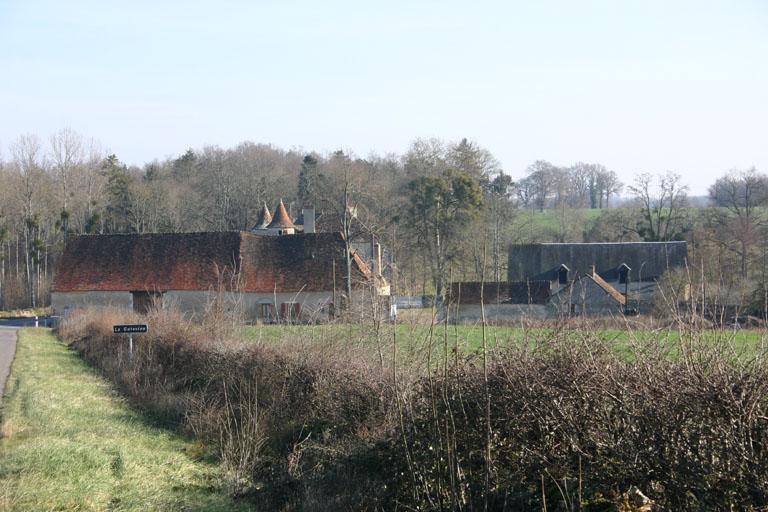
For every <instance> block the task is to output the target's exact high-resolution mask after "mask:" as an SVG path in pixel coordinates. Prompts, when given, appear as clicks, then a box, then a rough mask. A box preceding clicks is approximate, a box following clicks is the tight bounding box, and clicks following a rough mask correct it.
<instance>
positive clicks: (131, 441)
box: [0, 329, 248, 511]
mask: <svg viewBox="0 0 768 512" xmlns="http://www.w3.org/2000/svg"><path fill="white" fill-rule="evenodd" d="M6 391H7V392H8V396H7V397H6V401H4V403H3V411H2V413H3V424H2V430H0V510H8V511H16V510H18V511H22V510H24V511H27V510H78V511H79V510H99V511H102V510H114V511H131V510H142V511H144V510H163V511H165V510H184V511H207V510H210V511H228V510H248V508H247V507H246V505H245V504H236V503H234V502H233V501H232V500H231V499H230V498H229V497H227V496H226V495H225V493H224V492H222V491H221V490H220V489H219V483H220V473H219V469H218V467H217V466H215V465H213V464H209V463H206V462H202V461H195V460H193V459H192V456H191V455H192V454H194V453H196V452H197V451H199V450H196V447H195V445H194V444H193V443H192V442H190V441H188V440H186V439H184V438H183V437H181V436H180V435H178V434H176V433H174V432H172V431H169V430H166V429H163V428H158V427H156V426H153V425H152V424H151V422H149V421H148V419H147V418H146V417H144V416H142V415H141V414H140V413H138V412H136V411H134V410H132V409H131V407H130V406H129V405H128V404H127V403H126V401H125V399H123V398H121V397H120V396H119V395H118V394H117V393H116V392H115V390H114V389H113V388H112V387H111V386H110V385H109V384H108V383H107V382H106V381H105V380H104V379H103V378H101V377H100V376H99V375H97V373H96V372H95V371H94V370H93V369H91V368H90V367H88V366H87V365H86V364H85V363H84V362H83V361H82V360H81V359H79V358H78V357H77V355H76V354H75V353H74V352H72V351H70V350H68V349H67V348H66V347H65V346H64V345H62V344H60V343H58V342H57V341H56V339H55V338H54V337H53V335H52V334H51V333H50V331H48V330H43V329H24V330H22V331H20V336H19V342H18V347H17V353H16V359H15V361H14V364H13V368H12V371H11V376H10V378H9V381H8V388H7V390H6Z"/></svg>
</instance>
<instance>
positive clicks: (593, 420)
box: [59, 310, 768, 510]
mask: <svg viewBox="0 0 768 512" xmlns="http://www.w3.org/2000/svg"><path fill="white" fill-rule="evenodd" d="M132 320H137V319H133V318H130V317H126V316H125V313H124V312H117V311H113V310H101V311H90V312H79V313H77V314H73V315H72V316H71V317H70V318H69V319H67V320H66V321H65V322H63V324H62V325H61V327H60V331H59V334H60V335H61V336H62V337H63V338H64V339H66V340H67V341H69V342H71V343H72V345H73V346H74V347H75V348H76V349H77V350H79V351H80V352H81V354H82V355H83V356H84V357H85V358H86V359H87V360H89V361H90V362H92V363H93V364H94V365H96V366H98V367H99V368H101V370H102V371H103V372H104V374H105V375H107V376H108V377H109V378H110V379H112V380H113V381H115V382H117V383H118V384H119V385H120V386H121V388H122V389H124V390H125V391H126V392H127V393H128V394H129V395H130V396H131V397H132V398H133V399H134V400H135V402H136V403H137V404H139V405H141V406H143V407H145V408H147V409H149V410H151V411H153V412H154V413H155V414H156V415H158V416H159V417H162V418H165V419H167V420H169V421H170V420H173V421H176V422H179V423H180V424H181V425H183V426H184V428H186V429H188V430H189V431H190V432H191V433H193V434H194V435H196V436H197V437H198V438H199V439H200V440H201V442H202V443H203V444H204V446H206V447H207V449H208V450H209V451H210V452H211V453H212V454H214V455H216V456H217V457H218V459H219V460H220V461H221V463H222V464H223V465H224V467H225V469H226V473H227V475H228V479H227V482H226V483H227V485H228V486H229V488H230V490H231V491H232V492H233V494H237V495H243V496H247V498H248V499H250V500H253V501H254V502H255V503H256V504H257V505H258V506H260V507H262V508H264V509H267V510H272V509H280V510H397V509H405V510H414V509H418V510H481V509H485V508H486V507H487V509H488V510H528V509H544V508H546V507H549V509H552V510H555V509H562V510H582V509H585V510H616V509H617V507H625V508H622V510H624V509H626V503H628V502H630V501H631V499H630V498H632V497H633V496H636V495H637V493H640V491H642V493H641V494H640V495H642V494H645V495H647V496H648V497H649V498H650V499H651V500H653V502H654V503H655V506H656V507H659V508H662V509H670V510H713V509H731V510H735V509H738V510H750V509H753V510H757V509H759V508H761V507H765V506H767V505H768V469H766V468H768V366H766V362H765V357H764V352H763V351H762V349H755V351H753V352H751V353H749V354H739V353H737V351H735V350H733V346H732V344H731V343H730V340H728V339H727V338H726V337H723V338H722V339H717V340H711V339H703V337H702V336H700V333H696V332H690V331H687V330H685V329H686V327H685V326H684V325H682V324H681V325H680V327H681V329H683V335H684V336H683V339H684V341H683V342H681V343H680V344H676V345H670V344H669V343H667V344H664V343H648V342H647V334H646V335H645V336H643V337H638V339H639V340H641V341H637V342H629V346H628V347H627V349H626V350H625V351H623V352H618V351H617V350H616V349H615V343H616V341H615V340H606V339H603V338H602V337H600V336H597V335H595V334H594V332H593V331H590V330H586V329H574V328H573V325H569V324H562V325H558V326H557V327H556V328H554V329H551V330H548V331H546V334H543V333H542V331H537V330H535V329H532V330H530V332H529V336H531V338H530V339H528V340H525V341H523V342H520V343H516V344H514V345H511V346H509V347H507V348H505V349H504V350H501V351H498V352H496V353H494V354H493V357H491V358H490V359H489V362H488V366H487V379H486V374H484V372H483V368H482V364H481V360H480V359H479V358H478V356H460V355H459V354H458V353H453V352H451V351H450V350H446V351H444V352H442V356H441V357H442V359H441V360H439V361H436V360H434V359H432V360H431V362H430V363H429V364H430V365H431V368H432V370H431V371H429V372H426V371H422V374H421V377H419V378H417V376H416V375H414V374H413V373H412V372H411V373H407V372H403V369H402V367H400V366H397V373H396V374H394V373H392V372H391V361H389V363H387V364H383V359H382V358H381V357H376V356H375V355H374V356H373V357H371V356H368V355H364V352H362V351H357V350H356V347H357V346H359V345H360V344H361V343H362V341H361V340H362V338H361V339H354V340H351V341H349V342H347V345H345V344H344V342H343V341H339V340H338V339H326V338H325V336H326V334H327V332H326V331H325V330H323V329H320V328H318V329H317V330H315V329H309V328H307V329H303V330H301V331H296V332H297V334H296V338H295V339H293V340H283V341H281V342H273V343H267V342H243V341H239V340H237V339H228V340H223V339H217V340H214V339H212V338H211V337H210V336H209V334H208V333H207V332H206V330H205V329H204V328H202V327H200V326H196V325H194V324H191V323H190V322H187V321H185V320H184V319H183V318H182V317H180V316H178V315H177V314H175V313H173V312H169V311H157V312H154V313H153V314H152V315H151V316H150V318H149V319H144V320H146V321H147V322H148V323H150V325H151V326H152V327H151V329H152V330H151V332H150V333H149V334H148V335H136V336H134V341H135V352H134V357H133V360H132V361H129V360H128V357H127V354H126V345H127V343H126V340H125V338H124V337H123V336H115V335H113V334H111V325H112V324H113V323H123V322H127V321H132ZM446 328H447V329H449V330H450V329H453V328H452V327H447V326H446ZM441 329H442V327H439V328H437V329H436V330H435V333H434V336H435V338H436V339H434V340H432V339H429V340H425V342H426V346H428V347H431V346H433V345H437V346H440V343H441V341H439V340H438V339H437V338H439V337H442V336H443V334H444V333H442V332H441ZM286 332H294V331H290V330H286ZM356 332H358V331H354V330H351V329H350V331H349V333H350V335H351V334H353V333H356ZM307 333H309V334H307ZM305 336H306V337H305ZM377 336H378V333H377ZM662 337H663V336H662V334H661V333H660V339H661V338H662ZM446 339H447V338H446ZM642 340H646V341H642ZM390 348H391V346H389V347H385V350H384V351H383V353H385V354H388V353H389V349H390ZM369 353H374V354H375V351H370V350H369ZM381 353H382V352H379V354H381ZM417 367H420V368H422V369H424V368H425V367H424V366H423V365H422V366H418V365H417V366H414V368H417ZM395 390H396V392H395ZM488 420H490V429H488ZM489 434H490V435H489ZM488 448H489V450H488ZM488 452H489V453H490V458H488V457H487V455H486V453H488ZM638 489H639V491H638ZM630 490H633V491H632V492H630ZM635 491H637V492H635ZM633 493H634V494H633ZM544 500H546V505H545V501H544Z"/></svg>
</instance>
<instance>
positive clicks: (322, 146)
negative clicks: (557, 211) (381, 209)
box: [0, 0, 768, 193]
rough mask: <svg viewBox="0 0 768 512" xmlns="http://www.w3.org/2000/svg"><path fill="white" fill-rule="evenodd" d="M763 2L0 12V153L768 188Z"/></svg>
mask: <svg viewBox="0 0 768 512" xmlns="http://www.w3.org/2000/svg"><path fill="white" fill-rule="evenodd" d="M767 123H768V2H766V1H762V0H731V1H725V0H724V1H709V2H708V1H704V0H698V1H673V0H668V1H655V0H651V1H648V0H646V1H618V0H613V1H530V2H491V1H476V2H453V1H445V0H444V1H433V2H415V1H399V0H393V1H388V2H376V3H374V2H362V1H335V0H328V1H324V2H318V1H315V2H309V1H281V2H276V1H275V2H273V1H253V2H245V1H217V2H213V1H207V2H203V1H199V2H195V1H166V2H160V1H155V2H149V1H106V0H100V1H75V0H72V1H66V2H65V1H53V0H49V1H34V0H29V1H11V0H0V147H2V148H3V150H2V153H3V155H4V156H5V157H6V158H7V157H8V151H7V146H8V144H9V143H10V142H11V141H12V140H13V139H15V138H16V137H17V136H18V135H20V134H23V133H30V132H34V133H37V134H39V135H41V136H42V137H44V138H46V137H47V136H48V134H50V133H51V132H53V131H55V130H57V129H59V128H61V127H65V126H68V127H71V128H73V129H75V130H77V131H78V132H80V133H82V134H83V135H86V136H93V137H95V138H97V139H99V140H100V141H101V142H102V144H103V145H104V146H106V147H108V148H109V149H111V150H112V151H114V152H115V153H116V154H117V155H118V156H119V157H120V158H121V159H123V160H125V161H127V162H129V163H136V164H141V163H143V162H145V161H148V160H151V159H153V158H163V157H166V156H170V155H176V154H179V153H181V152H183V151H184V150H185V149H186V148H187V147H190V146H191V147H200V146H202V145H204V144H219V145H222V146H231V145H234V144H236V143H237V142H240V141H242V140H252V141H256V142H266V143H273V144H276V145H278V146H281V147H286V148H288V147H303V148H306V149H314V150H319V151H330V150H334V149H337V148H340V147H341V148H344V149H348V150H352V151H354V152H355V153H357V154H359V155H363V156H364V155H366V154H368V153H369V152H370V151H376V152H379V153H384V152H390V151H392V152H398V153H402V152H403V151H405V150H406V149H407V147H408V144H409V142H410V141H411V140H413V139H414V138H416V137H433V136H434V137H440V138H443V139H447V140H452V139H458V138H461V137H468V138H470V139H473V140H476V141H477V142H479V143H480V144H482V145H483V146H485V147H487V148H488V149H490V150H491V151H492V152H493V153H494V154H495V155H496V156H497V158H499V160H500V161H501V162H502V164H503V167H504V169H506V170H507V171H508V172H510V173H511V174H512V175H514V176H519V175H521V174H522V173H523V171H524V169H525V167H526V166H527V165H528V164H529V163H531V162H532V161H534V160H536V159H547V160H550V161H552V162H553V163H555V164H560V165H567V164H570V163H573V162H575V161H578V160H582V161H592V162H600V163H603V164H605V165H607V166H608V167H609V168H612V169H614V170H616V171H617V172H618V173H619V174H620V175H621V176H622V177H623V178H625V179H629V178H630V177H631V176H632V175H633V174H634V173H636V172H640V171H650V172H661V171H665V170H674V171H677V172H679V173H681V174H683V176H684V177H685V178H686V180H687V181H688V182H689V183H690V185H691V187H692V191H693V192H696V193H701V192H703V191H704V190H705V189H706V186H707V185H708V184H709V183H711V181H713V180H714V179H715V178H716V177H717V176H719V175H720V174H722V172H724V171H725V170H727V169H729V168H731V167H748V166H751V165H756V166H757V167H758V168H759V169H760V170H762V171H765V172H768V128H767V126H766V125H767Z"/></svg>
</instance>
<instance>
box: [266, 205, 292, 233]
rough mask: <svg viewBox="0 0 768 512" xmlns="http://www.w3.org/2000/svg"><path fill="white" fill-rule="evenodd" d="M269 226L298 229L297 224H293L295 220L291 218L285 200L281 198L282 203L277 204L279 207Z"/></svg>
mask: <svg viewBox="0 0 768 512" xmlns="http://www.w3.org/2000/svg"><path fill="white" fill-rule="evenodd" d="M268 227H269V228H280V229H285V228H294V229H296V226H294V225H293V221H292V220H291V217H290V216H289V215H288V211H287V210H286V209H285V205H284V204H283V200H282V199H281V200H280V203H279V204H278V205H277V208H276V209H275V216H274V217H272V222H271V223H270V224H269V226H268Z"/></svg>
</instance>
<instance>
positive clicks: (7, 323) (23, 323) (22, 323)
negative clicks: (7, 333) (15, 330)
mask: <svg viewBox="0 0 768 512" xmlns="http://www.w3.org/2000/svg"><path fill="white" fill-rule="evenodd" d="M52 325H53V317H50V316H41V317H38V318H37V327H51V326H52ZM2 327H35V317H16V318H0V328H2Z"/></svg>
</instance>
